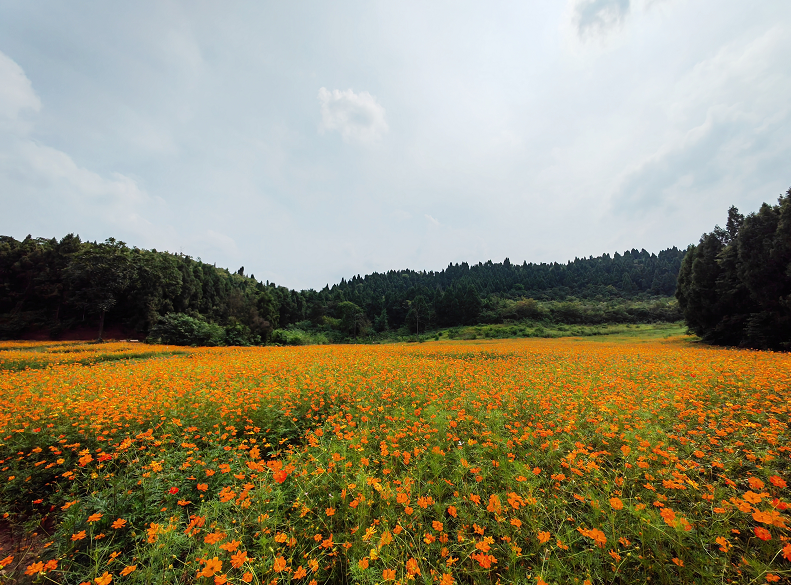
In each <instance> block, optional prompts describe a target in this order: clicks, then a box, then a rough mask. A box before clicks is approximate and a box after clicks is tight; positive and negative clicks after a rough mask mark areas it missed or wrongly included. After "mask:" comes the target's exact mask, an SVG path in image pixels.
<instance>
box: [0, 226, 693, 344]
mask: <svg viewBox="0 0 791 585" xmlns="http://www.w3.org/2000/svg"><path fill="white" fill-rule="evenodd" d="M683 257H684V252H683V251H680V250H678V249H677V248H671V249H668V250H663V251H661V252H660V253H659V254H650V253H648V252H646V251H645V250H640V251H638V250H631V251H626V252H624V253H623V254H619V253H616V254H614V255H613V256H610V255H609V254H604V255H602V256H598V257H592V256H591V257H589V258H577V259H575V260H574V261H571V262H568V263H566V264H559V263H551V264H545V263H541V264H533V263H526V262H525V263H522V264H512V263H511V262H510V261H509V260H508V259H507V258H506V259H505V261H504V262H502V263H495V262H492V261H488V262H485V263H478V264H474V265H468V264H467V263H461V264H451V265H449V266H448V267H447V268H446V269H444V270H441V271H438V272H433V271H431V272H425V271H422V272H421V271H414V270H399V271H395V270H393V271H389V272H387V273H381V274H380V273H374V274H370V275H367V276H362V277H361V276H359V275H357V276H354V277H352V278H351V279H349V280H346V279H342V280H341V282H340V283H338V284H335V285H333V286H331V287H330V286H327V287H325V288H324V289H322V290H320V291H316V290H302V291H296V290H291V289H288V288H286V287H283V286H277V285H276V284H275V283H270V282H260V281H258V280H256V278H255V277H254V276H253V275H249V276H248V275H245V274H244V269H243V268H242V269H239V270H238V271H236V272H231V271H229V270H227V269H225V268H218V267H216V266H215V265H212V264H208V263H205V262H202V261H200V260H195V259H193V258H191V257H190V256H186V255H183V254H172V253H169V252H158V251H156V250H143V249H139V248H136V247H129V246H127V245H126V244H125V243H124V242H120V241H116V240H114V239H112V238H110V239H108V240H107V241H106V242H103V243H96V242H83V241H82V240H81V239H80V238H79V236H75V235H72V234H69V235H67V236H66V237H64V238H62V239H61V240H57V239H55V238H51V239H46V238H32V237H30V236H28V237H27V238H25V239H24V240H21V241H19V240H15V239H14V238H11V237H9V236H0V338H6V339H14V338H20V337H25V336H28V337H29V336H33V335H36V336H38V337H42V336H49V337H53V338H58V337H62V336H69V335H70V334H71V335H73V334H74V333H75V332H77V331H91V332H92V331H101V330H112V331H113V332H114V333H116V334H117V333H120V334H122V335H124V336H127V337H135V338H145V337H146V336H148V335H150V334H152V333H153V334H154V335H163V334H164V335H165V337H167V335H170V333H167V331H170V330H172V329H174V328H176V329H178V330H179V331H181V332H182V333H183V336H186V337H185V339H190V335H193V336H194V335H199V336H202V337H201V339H202V340H203V341H202V342H205V343H225V344H256V343H266V342H267V341H268V340H270V339H271V338H272V335H273V333H274V334H275V335H277V330H284V329H289V328H290V329H294V328H295V327H296V328H299V329H301V330H313V331H320V332H323V334H325V337H327V336H328V337H327V338H328V339H331V340H333V341H342V340H343V339H344V338H347V337H352V338H359V337H360V336H365V335H372V334H374V333H379V334H382V333H386V332H388V331H397V330H401V331H405V332H424V331H427V330H431V329H433V328H436V327H453V326H461V325H472V324H477V323H503V322H509V321H520V320H525V319H532V320H550V321H553V322H559V323H570V324H573V323H605V322H611V323H630V322H631V323H635V322H649V321H667V320H677V319H678V318H679V313H678V310H677V306H676V304H675V301H673V300H671V298H670V297H672V295H673V294H674V292H675V286H676V276H677V274H678V271H679V267H680V265H681V262H682V259H683ZM166 316H168V317H167V319H165V317H166ZM163 328H164V329H163ZM163 331H164V332H165V333H163ZM196 331H197V332H198V333H195V332H196ZM284 339H285V338H282V336H281V341H282V340H284ZM174 343H175V341H174Z"/></svg>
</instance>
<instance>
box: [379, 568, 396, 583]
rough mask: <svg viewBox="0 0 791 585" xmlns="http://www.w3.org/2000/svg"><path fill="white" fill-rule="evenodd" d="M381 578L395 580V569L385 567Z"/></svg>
mask: <svg viewBox="0 0 791 585" xmlns="http://www.w3.org/2000/svg"><path fill="white" fill-rule="evenodd" d="M382 579H383V580H385V581H395V569H385V570H384V571H382Z"/></svg>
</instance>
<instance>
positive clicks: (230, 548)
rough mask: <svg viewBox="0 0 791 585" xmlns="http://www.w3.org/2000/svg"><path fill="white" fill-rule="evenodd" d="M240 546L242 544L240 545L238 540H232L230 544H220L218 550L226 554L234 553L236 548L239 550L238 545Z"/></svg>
mask: <svg viewBox="0 0 791 585" xmlns="http://www.w3.org/2000/svg"><path fill="white" fill-rule="evenodd" d="M240 544H242V543H241V542H239V541H238V540H232V541H230V542H225V543H223V544H221V545H220V548H221V549H222V550H227V551H228V552H233V551H235V550H236V549H237V548H239V545H240Z"/></svg>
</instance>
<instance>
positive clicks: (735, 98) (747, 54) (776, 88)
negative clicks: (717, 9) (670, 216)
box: [612, 27, 791, 214]
mask: <svg viewBox="0 0 791 585" xmlns="http://www.w3.org/2000/svg"><path fill="white" fill-rule="evenodd" d="M789 51H791V40H789V35H788V34H787V31H786V30H785V29H782V28H780V27H774V28H773V29H770V30H769V31H767V32H765V33H764V34H762V35H760V36H758V37H756V38H754V39H752V40H750V41H749V42H747V43H744V42H734V43H731V44H729V45H727V46H725V47H723V48H722V49H721V50H720V51H719V52H718V53H717V54H716V55H714V56H713V57H711V58H709V59H705V60H703V61H701V62H699V63H698V64H697V65H696V66H695V67H694V68H693V69H692V70H691V71H690V72H689V73H688V74H687V75H686V76H684V77H683V78H681V79H680V80H679V81H678V82H677V83H676V85H675V88H674V91H673V92H672V94H671V95H670V105H669V107H668V109H667V126H668V127H669V128H670V132H669V133H668V138H667V139H666V140H665V141H664V142H663V143H662V144H661V145H660V146H659V147H658V148H657V149H656V150H655V151H654V152H653V153H652V154H650V155H648V156H646V157H645V158H644V159H643V160H641V161H640V162H638V163H637V164H636V165H635V166H633V167H632V168H630V169H628V170H627V171H626V172H625V173H624V174H623V176H622V177H621V180H620V185H619V186H618V188H617V189H616V192H615V195H614V197H613V200H612V202H613V205H614V208H615V209H616V210H617V211H621V212H626V213H629V214H641V213H645V212H646V211H649V210H652V209H657V208H666V207H668V206H670V207H675V206H678V207H684V206H686V205H688V204H689V200H690V199H693V200H696V199H700V198H701V197H702V198H703V200H704V201H705V200H706V199H707V198H713V197H714V196H715V194H718V195H717V196H718V197H719V199H721V200H722V199H725V200H727V199H729V198H730V200H731V201H733V200H734V199H735V198H737V197H743V196H744V193H740V192H739V191H740V190H741V191H744V190H749V189H754V188H760V187H763V184H762V183H761V181H768V182H771V181H774V180H776V179H777V178H779V177H781V176H783V177H786V178H787V156H788V152H789V151H791V137H790V136H789V135H788V131H787V128H788V122H789V120H791V105H789V103H788V101H787V96H788V95H789V93H791V75H789V74H788V73H787V72H786V69H785V68H784V62H785V56H786V55H788V54H789ZM784 161H786V162H784Z"/></svg>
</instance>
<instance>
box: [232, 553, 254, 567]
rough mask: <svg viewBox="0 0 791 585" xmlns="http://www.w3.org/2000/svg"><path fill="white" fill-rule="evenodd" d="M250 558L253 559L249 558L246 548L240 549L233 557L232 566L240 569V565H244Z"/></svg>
mask: <svg viewBox="0 0 791 585" xmlns="http://www.w3.org/2000/svg"><path fill="white" fill-rule="evenodd" d="M248 560H252V559H250V558H248V556H247V551H246V550H243V551H239V552H238V553H236V554H235V555H233V556H232V557H231V566H232V567H233V568H234V569H238V568H239V567H241V566H242V565H244V564H245V563H246V562H247V561H248Z"/></svg>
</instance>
